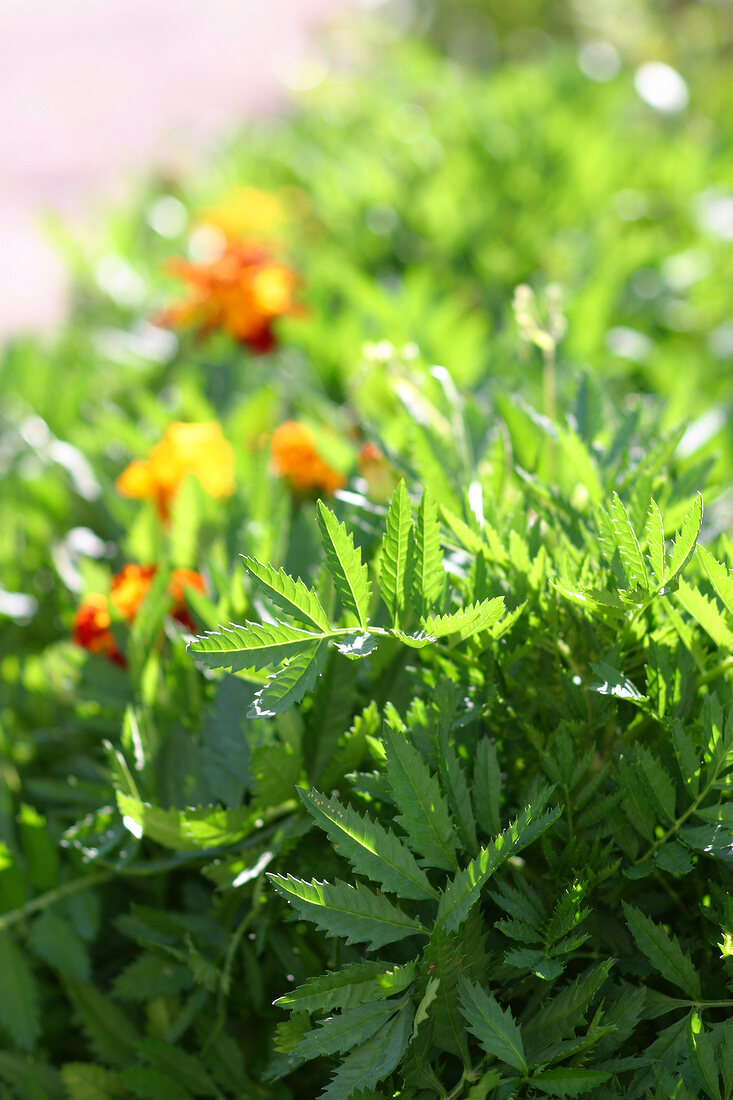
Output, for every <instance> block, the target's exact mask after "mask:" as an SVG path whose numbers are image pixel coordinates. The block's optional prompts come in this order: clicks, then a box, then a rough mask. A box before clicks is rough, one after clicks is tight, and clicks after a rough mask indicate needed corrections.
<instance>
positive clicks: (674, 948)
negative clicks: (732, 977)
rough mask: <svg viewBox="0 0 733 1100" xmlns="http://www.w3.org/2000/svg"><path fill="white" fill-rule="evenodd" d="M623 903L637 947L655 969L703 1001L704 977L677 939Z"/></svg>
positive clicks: (638, 911)
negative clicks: (702, 982) (701, 978)
mask: <svg viewBox="0 0 733 1100" xmlns="http://www.w3.org/2000/svg"><path fill="white" fill-rule="evenodd" d="M622 904H623V909H624V916H625V917H626V923H627V924H628V926H629V931H630V932H631V935H632V936H633V937H634V941H635V943H636V946H637V947H638V948H639V950H640V951H641V952H642V954H643V955H645V956H646V957H647V959H648V960H649V962H650V963H651V964H652V966H653V967H654V969H655V970H656V971H658V972H659V973H660V974H661V975H662V976H663V977H664V978H666V979H667V981H668V982H671V983H672V984H673V985H676V986H677V988H678V989H681V990H683V991H684V992H685V993H686V994H687V995H688V997H691V998H692V999H693V1000H695V1001H700V1000H702V992H701V989H700V975H699V973H698V972H697V970H695V967H694V966H693V963H692V960H691V959H690V956H689V955H688V954H686V953H685V952H684V951H683V950H682V948H681V947H680V945H679V943H678V941H677V939H676V938H675V937H674V936H672V935H667V933H666V932H665V931H664V929H663V928H662V926H661V925H659V924H655V923H654V921H652V920H650V919H649V917H647V916H645V915H644V913H642V912H641V910H640V909H637V908H636V907H635V906H633V905H629V904H628V903H627V902H623V903H622Z"/></svg>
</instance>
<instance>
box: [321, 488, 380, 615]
mask: <svg viewBox="0 0 733 1100" xmlns="http://www.w3.org/2000/svg"><path fill="white" fill-rule="evenodd" d="M317 518H318V526H319V527H320V530H321V540H322V542H323V550H324V553H325V555H326V561H327V563H328V568H329V571H330V574H331V577H332V579H333V583H334V585H335V586H336V591H337V592H338V594H339V596H340V597H341V602H342V603H343V605H344V607H345V608H346V609H347V611H351V612H353V613H354V615H356V617H357V619H358V621H359V625H360V626H361V628H362V629H363V630H365V629H366V625H367V622H368V621H369V600H370V584H369V574H368V571H367V567H366V565H363V564H362V560H361V553H360V552H359V550H358V549H356V547H355V546H354V538H353V535H351V534H349V533H347V531H346V527H345V526H344V524H343V523H339V521H338V520H337V519H336V516H335V515H334V514H333V512H332V511H331V509H330V508H327V507H326V505H325V504H324V503H323V501H322V500H319V501H318V517H317Z"/></svg>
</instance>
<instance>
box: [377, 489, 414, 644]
mask: <svg viewBox="0 0 733 1100" xmlns="http://www.w3.org/2000/svg"><path fill="white" fill-rule="evenodd" d="M411 533H412V505H411V503H410V497H409V495H408V492H407V488H406V486H405V483H404V481H400V483H399V485H398V486H397V488H396V489H395V491H394V493H393V495H392V501H391V503H390V506H389V511H388V512H387V519H386V529H385V533H384V538H383V539H382V551H381V554H380V557H379V587H380V589H381V593H382V599H383V600H384V602H385V604H386V605H387V608H388V610H389V613H390V617H391V619H392V624H393V625H394V626H395V627H399V625H400V623H401V621H402V613H403V611H404V609H405V607H406V606H407V604H408V600H409V594H410V585H411V582H412V570H413V567H414V562H413V561H412V560H411V557H410V555H409V553H408V551H409V549H410V541H411Z"/></svg>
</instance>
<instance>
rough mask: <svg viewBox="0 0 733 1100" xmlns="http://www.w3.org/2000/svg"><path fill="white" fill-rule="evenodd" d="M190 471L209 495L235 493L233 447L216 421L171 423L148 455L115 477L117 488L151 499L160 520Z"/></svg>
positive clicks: (168, 509) (123, 492)
mask: <svg viewBox="0 0 733 1100" xmlns="http://www.w3.org/2000/svg"><path fill="white" fill-rule="evenodd" d="M189 474H193V475H194V476H195V477H197V478H198V480H199V481H200V482H201V485H202V487H203V488H204V489H205V490H206V492H207V493H210V494H211V496H212V497H216V498H217V499H221V498H222V497H227V496H230V495H231V494H232V493H233V492H234V458H233V456H232V449H231V447H230V446H229V444H228V443H227V441H226V439H225V438H224V435H223V434H222V430H221V427H220V426H219V424H217V423H216V422H215V421H211V422H209V423H205V424H180V423H176V424H170V425H169V426H168V428H167V429H166V431H165V435H164V436H163V438H162V439H161V441H160V443H157V444H156V445H155V446H154V447H153V449H152V450H151V452H150V455H149V456H148V458H145V459H138V460H137V461H135V462H132V463H130V465H129V466H128V467H127V469H126V470H123V471H122V473H121V474H120V476H119V477H118V479H117V488H118V489H119V491H120V492H121V493H122V494H123V495H124V496H127V497H133V498H134V499H135V500H149V499H150V500H154V501H155V506H156V508H157V510H158V515H159V516H160V517H161V519H168V517H169V515H170V507H171V502H172V500H173V497H174V496H175V495H176V492H177V491H178V489H179V488H180V486H181V484H182V482H183V481H184V480H185V478H186V477H187V476H188V475H189Z"/></svg>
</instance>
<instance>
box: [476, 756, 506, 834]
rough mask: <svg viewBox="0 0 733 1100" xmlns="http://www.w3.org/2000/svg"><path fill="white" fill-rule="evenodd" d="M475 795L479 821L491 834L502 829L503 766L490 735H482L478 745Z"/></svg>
mask: <svg viewBox="0 0 733 1100" xmlns="http://www.w3.org/2000/svg"><path fill="white" fill-rule="evenodd" d="M473 797H474V803H475V806H476V817H477V818H478V823H479V825H480V826H481V828H482V829H483V830H484V832H485V833H488V834H489V836H492V835H494V834H495V833H498V832H500V831H501V813H500V810H499V804H500V799H501V768H500V767H499V759H498V757H497V754H496V745H495V743H494V742H493V741H492V740H491V739H490V738H488V737H482V738H481V740H480V741H479V743H478V745H477V747H476V764H475V767H474V773H473Z"/></svg>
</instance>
